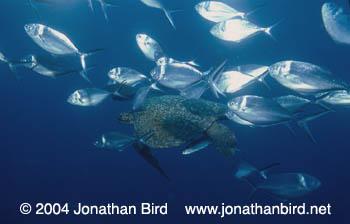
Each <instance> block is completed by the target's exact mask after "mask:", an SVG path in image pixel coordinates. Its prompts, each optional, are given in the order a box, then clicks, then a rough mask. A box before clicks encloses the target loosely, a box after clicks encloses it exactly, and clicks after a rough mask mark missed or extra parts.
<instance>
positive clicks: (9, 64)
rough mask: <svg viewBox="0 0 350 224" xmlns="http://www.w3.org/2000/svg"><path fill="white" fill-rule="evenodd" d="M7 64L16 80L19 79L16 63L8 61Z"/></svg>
mask: <svg viewBox="0 0 350 224" xmlns="http://www.w3.org/2000/svg"><path fill="white" fill-rule="evenodd" d="M8 66H9V68H10V70H11V72H12V73H13V75H14V76H15V78H16V80H19V76H18V72H17V67H16V64H13V63H11V62H9V63H8Z"/></svg>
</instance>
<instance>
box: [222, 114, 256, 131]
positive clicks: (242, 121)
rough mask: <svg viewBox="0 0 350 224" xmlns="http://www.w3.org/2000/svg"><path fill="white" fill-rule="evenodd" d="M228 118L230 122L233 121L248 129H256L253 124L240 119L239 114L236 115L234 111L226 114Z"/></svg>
mask: <svg viewBox="0 0 350 224" xmlns="http://www.w3.org/2000/svg"><path fill="white" fill-rule="evenodd" d="M226 117H227V118H228V119H229V120H231V121H233V122H235V123H237V124H240V125H243V126H248V127H254V126H255V125H254V124H253V123H251V122H249V121H246V120H244V119H242V118H240V117H239V116H238V115H237V114H235V113H234V112H232V111H228V112H227V113H226Z"/></svg>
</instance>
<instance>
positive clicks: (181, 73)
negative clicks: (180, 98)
mask: <svg viewBox="0 0 350 224" xmlns="http://www.w3.org/2000/svg"><path fill="white" fill-rule="evenodd" d="M151 76H152V78H153V79H154V80H156V81H157V82H158V83H160V84H161V85H163V86H165V87H168V88H172V89H177V90H181V89H185V88H187V87H189V86H191V85H192V84H194V83H196V82H197V81H200V80H201V79H202V72H200V71H199V70H197V69H196V68H194V67H193V66H190V65H188V64H184V63H166V64H164V65H161V66H157V67H155V68H154V69H153V70H152V71H151Z"/></svg>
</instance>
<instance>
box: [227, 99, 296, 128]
mask: <svg viewBox="0 0 350 224" xmlns="http://www.w3.org/2000/svg"><path fill="white" fill-rule="evenodd" d="M227 106H228V107H229V109H230V110H231V111H232V112H234V113H235V114H237V115H238V116H239V117H240V118H241V119H243V120H246V121H249V122H251V123H253V124H254V125H259V126H268V125H276V124H280V123H284V122H288V121H290V120H292V119H293V116H292V114H291V113H290V112H289V111H287V110H286V109H284V108H283V107H281V106H280V105H279V104H278V103H276V102H275V101H273V100H272V99H269V98H264V97H260V96H251V95H247V96H240V97H236V98H233V99H232V100H230V101H229V102H228V103H227Z"/></svg>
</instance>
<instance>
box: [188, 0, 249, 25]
mask: <svg viewBox="0 0 350 224" xmlns="http://www.w3.org/2000/svg"><path fill="white" fill-rule="evenodd" d="M195 9H196V11H197V12H198V13H199V14H200V15H201V16H202V17H203V18H205V19H207V20H209V21H212V22H215V23H219V22H222V21H225V20H229V19H231V18H234V17H242V18H243V17H244V16H245V13H244V12H240V11H237V10H236V9H234V8H232V7H230V6H228V5H226V4H225V3H223V2H218V1H203V2H200V3H198V4H196V6H195Z"/></svg>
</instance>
